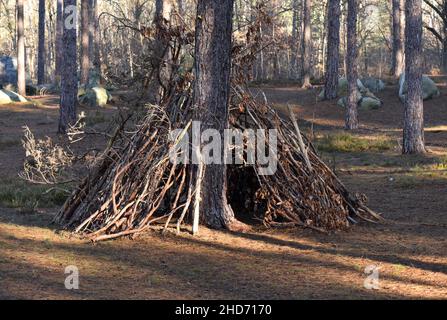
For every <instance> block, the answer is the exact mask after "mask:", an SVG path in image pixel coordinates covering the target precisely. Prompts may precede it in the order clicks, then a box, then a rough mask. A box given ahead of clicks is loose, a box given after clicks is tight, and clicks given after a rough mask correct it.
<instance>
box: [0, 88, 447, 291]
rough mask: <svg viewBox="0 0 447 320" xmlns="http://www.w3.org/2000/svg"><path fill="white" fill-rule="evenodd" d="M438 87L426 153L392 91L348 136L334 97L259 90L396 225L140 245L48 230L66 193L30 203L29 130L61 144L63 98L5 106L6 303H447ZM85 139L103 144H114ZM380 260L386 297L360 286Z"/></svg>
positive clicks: (104, 113)
mask: <svg viewBox="0 0 447 320" xmlns="http://www.w3.org/2000/svg"><path fill="white" fill-rule="evenodd" d="M437 81H438V82H439V85H440V88H441V90H442V96H441V97H440V98H437V99H435V100H431V101H427V102H426V103H425V121H426V122H425V125H426V140H427V145H428V148H429V149H430V153H428V154H427V155H426V156H402V155H401V154H400V152H399V145H400V143H401V127H402V116H403V107H402V105H401V103H400V102H399V99H398V96H397V93H396V91H397V88H396V87H395V86H394V87H393V86H389V87H387V89H386V90H385V91H383V92H382V93H379V94H378V96H379V97H380V98H381V99H382V100H383V101H384V106H383V108H382V109H380V110H373V111H360V122H361V129H360V130H358V131H357V132H355V133H353V134H346V133H345V132H344V131H343V124H344V112H343V109H341V108H339V107H337V106H335V102H318V103H316V99H315V95H316V93H317V90H315V91H303V90H301V89H299V88H298V87H297V86H292V85H288V86H262V87H257V88H254V89H253V90H254V92H257V91H258V90H260V89H261V88H262V90H263V91H265V93H266V95H267V97H268V100H269V101H270V102H271V103H273V104H275V105H276V106H277V108H278V109H280V110H286V105H287V104H288V103H289V104H290V105H292V106H293V107H294V108H295V110H296V112H297V116H298V117H299V118H300V119H301V125H302V126H303V128H304V130H305V131H306V133H307V134H308V135H309V136H310V137H311V138H312V139H313V141H314V142H315V144H316V145H317V146H318V148H319V149H320V151H321V154H322V157H323V158H324V159H325V160H326V161H327V162H328V163H329V164H330V166H331V167H332V168H334V169H335V170H336V172H337V174H338V175H339V176H340V177H341V179H342V180H343V181H344V182H345V183H346V184H347V186H348V187H349V188H350V189H351V191H353V192H362V193H365V194H366V195H367V196H368V198H369V205H370V207H371V208H373V209H374V210H375V211H378V212H380V213H382V214H383V216H384V217H385V218H386V219H387V220H388V221H387V222H386V223H384V224H378V225H373V224H369V223H361V224H359V225H357V226H355V227H353V228H352V229H351V230H350V231H348V232H339V233H336V234H332V235H322V234H318V233H315V232H313V231H309V230H303V229H293V230H258V231H253V232H251V233H247V234H239V233H228V232H223V231H214V230H209V229H206V228H202V229H201V232H200V235H199V236H197V237H192V236H190V235H189V234H187V233H184V234H181V235H180V236H174V235H165V236H161V235H159V234H158V233H157V232H151V233H149V234H147V235H144V236H142V237H141V238H138V239H137V240H134V241H131V240H128V239H120V240H116V241H111V242H105V243H98V244H91V243H86V242H85V241H81V240H79V239H77V238H75V237H71V236H70V235H69V234H67V233H65V232H60V231H58V230H57V229H56V228H55V226H52V225H50V221H51V219H52V216H53V215H54V213H55V212H57V206H59V205H60V202H61V201H63V199H58V198H56V199H51V201H50V200H48V201H46V202H45V204H46V207H47V208H40V206H41V204H42V203H40V204H38V205H36V204H34V203H33V202H31V204H30V203H29V202H27V201H28V200H29V199H31V198H33V197H35V196H36V193H37V194H38V195H39V192H42V187H30V186H28V185H25V184H24V183H23V182H20V181H19V179H18V177H17V173H18V172H19V171H20V170H21V168H22V163H23V160H24V152H23V149H22V146H21V142H20V141H21V138H22V135H23V129H22V126H23V125H25V124H26V125H28V126H29V127H30V128H31V130H32V131H33V133H35V135H36V136H37V137H39V138H42V137H43V136H45V135H49V136H51V137H53V138H54V139H57V138H56V135H55V131H56V128H57V117H58V109H57V97H51V96H50V97H45V98H43V99H38V101H40V102H39V103H38V104H36V105H15V106H12V105H11V106H2V107H0V181H1V183H0V299H308V298H310V299H332V298H336V299H357V298H360V299H399V298H403V299H420V298H423V299H428V298H436V299H446V298H447V198H446V193H447V85H446V83H445V79H437ZM114 112H116V110H114V108H112V107H110V108H106V109H101V110H99V111H92V110H89V111H87V119H88V122H89V125H90V126H92V127H96V126H98V128H99V127H101V126H105V125H106V123H107V121H108V119H110V117H111V115H113V113H114ZM95 139H96V140H95ZM89 143H90V145H89V147H91V146H92V145H96V146H97V147H98V148H101V146H102V145H103V144H104V141H103V139H101V138H100V137H97V138H94V139H92V140H91V141H90V142H89ZM36 206H37V207H38V208H36ZM42 206H43V205H42ZM28 207H32V208H28ZM70 265H74V266H76V267H78V269H79V274H80V288H79V290H72V291H70V290H66V289H65V287H64V280H65V277H66V275H65V274H64V270H65V268H66V267H67V266H70ZM371 265H374V266H377V267H378V268H379V280H380V283H379V286H380V287H379V288H378V289H377V290H368V289H366V288H365V287H364V281H365V279H366V277H367V274H365V268H367V267H368V266H371Z"/></svg>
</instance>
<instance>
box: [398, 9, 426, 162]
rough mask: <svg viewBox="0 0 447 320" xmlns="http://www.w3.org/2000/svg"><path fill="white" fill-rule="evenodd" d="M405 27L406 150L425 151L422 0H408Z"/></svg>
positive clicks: (404, 144)
mask: <svg viewBox="0 0 447 320" xmlns="http://www.w3.org/2000/svg"><path fill="white" fill-rule="evenodd" d="M405 8H406V28H405V29H406V30H405V38H406V39H405V60H406V67H405V77H406V81H405V82H406V85H407V95H406V99H405V117H404V130H403V153H404V154H414V153H425V142H424V105H423V100H422V0H407V2H406V7H405Z"/></svg>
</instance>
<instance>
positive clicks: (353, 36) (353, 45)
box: [346, 0, 359, 130]
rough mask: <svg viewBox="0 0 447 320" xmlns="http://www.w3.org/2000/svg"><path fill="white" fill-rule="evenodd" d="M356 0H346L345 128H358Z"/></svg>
mask: <svg viewBox="0 0 447 320" xmlns="http://www.w3.org/2000/svg"><path fill="white" fill-rule="evenodd" d="M357 8H358V3H357V0H348V18H347V19H348V23H347V39H346V40H347V41H346V42H347V44H346V46H347V54H346V68H347V70H346V71H347V72H346V75H347V79H348V99H347V100H348V101H347V106H346V129H347V130H355V129H358V126H359V122H358V118H357V91H358V89H357V78H358V76H357Z"/></svg>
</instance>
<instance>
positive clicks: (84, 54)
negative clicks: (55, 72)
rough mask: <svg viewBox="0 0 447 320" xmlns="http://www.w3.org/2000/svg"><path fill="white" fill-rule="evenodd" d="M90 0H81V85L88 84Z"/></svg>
mask: <svg viewBox="0 0 447 320" xmlns="http://www.w3.org/2000/svg"><path fill="white" fill-rule="evenodd" d="M89 7H90V1H89V0H81V79H80V83H81V85H86V84H88V78H89V71H90V57H89V53H90V52H89V50H90V49H89V25H90V19H89V18H90V14H89V11H90V9H89Z"/></svg>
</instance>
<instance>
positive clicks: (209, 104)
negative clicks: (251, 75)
mask: <svg viewBox="0 0 447 320" xmlns="http://www.w3.org/2000/svg"><path fill="white" fill-rule="evenodd" d="M232 13H233V0H199V1H198V4H197V17H198V18H197V20H196V42H195V65H194V67H195V76H196V81H195V84H194V97H193V101H194V103H193V105H194V106H195V108H196V110H195V120H197V121H200V123H201V132H203V131H205V130H207V129H215V130H217V131H218V132H219V133H220V134H221V137H223V136H224V129H227V128H228V126H229V124H228V118H229V106H228V104H229V97H230V70H231V34H232ZM221 154H224V153H223V149H222V152H221ZM194 167H195V168H194V169H193V170H195V172H196V173H197V179H196V181H195V183H196V187H197V188H198V190H200V191H201V192H200V193H199V194H198V195H197V198H196V200H199V202H198V203H197V202H196V211H198V212H200V216H201V217H202V218H203V219H204V222H205V223H206V224H207V225H208V226H210V227H213V228H227V229H230V230H237V229H239V228H240V227H241V226H242V224H241V223H239V222H238V221H237V220H236V218H235V216H234V213H233V210H232V209H231V207H230V205H229V203H228V201H227V181H226V174H227V170H226V166H225V165H224V164H208V165H205V164H204V163H203V161H201V164H200V165H198V166H194ZM197 167H198V168H197ZM200 173H202V174H200ZM197 209H198V210H197Z"/></svg>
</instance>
